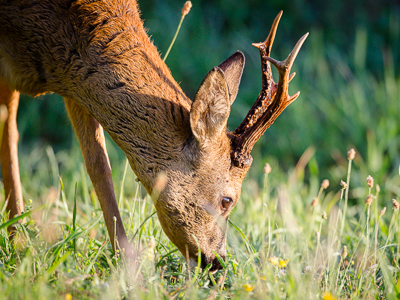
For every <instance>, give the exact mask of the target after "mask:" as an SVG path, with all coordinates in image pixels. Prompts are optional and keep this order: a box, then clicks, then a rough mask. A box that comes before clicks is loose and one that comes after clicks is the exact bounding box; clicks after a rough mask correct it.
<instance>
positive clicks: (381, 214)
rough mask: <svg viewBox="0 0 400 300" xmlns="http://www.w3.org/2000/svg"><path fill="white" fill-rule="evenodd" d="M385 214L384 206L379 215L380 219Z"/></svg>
mask: <svg viewBox="0 0 400 300" xmlns="http://www.w3.org/2000/svg"><path fill="white" fill-rule="evenodd" d="M385 212H386V206H385V207H384V208H382V210H381V212H380V213H379V215H380V216H381V217H382V216H383V215H384V214H385Z"/></svg>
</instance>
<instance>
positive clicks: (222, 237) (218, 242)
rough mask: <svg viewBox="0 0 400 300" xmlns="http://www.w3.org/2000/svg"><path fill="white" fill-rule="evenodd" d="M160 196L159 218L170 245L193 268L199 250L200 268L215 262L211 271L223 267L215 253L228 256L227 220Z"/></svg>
mask: <svg viewBox="0 0 400 300" xmlns="http://www.w3.org/2000/svg"><path fill="white" fill-rule="evenodd" d="M166 199H169V200H170V199H171V198H170V197H169V196H168V197H166V195H165V194H164V193H161V195H160V198H159V199H158V201H156V202H155V203H156V204H155V206H156V210H157V215H158V219H159V221H160V224H161V226H162V228H163V230H164V233H165V234H166V235H167V236H168V238H169V239H170V240H171V242H172V243H173V244H174V245H175V246H176V247H177V248H178V250H179V251H180V252H181V253H182V255H183V257H184V258H185V259H186V261H187V262H188V264H189V265H190V266H191V267H195V266H197V265H198V258H199V257H198V255H199V248H200V255H201V256H200V258H201V265H200V266H201V268H203V269H204V268H205V267H206V266H207V265H209V264H210V263H212V266H211V268H210V271H211V272H216V271H218V270H220V269H221V268H222V265H221V263H220V262H219V260H218V259H217V257H216V255H215V254H214V253H217V254H218V255H219V256H220V257H221V258H222V259H225V257H226V232H227V220H226V219H225V218H224V219H222V218H221V217H219V216H218V215H212V214H210V213H209V210H207V209H206V208H205V207H203V205H200V204H198V203H195V202H188V201H177V202H173V203H171V201H166Z"/></svg>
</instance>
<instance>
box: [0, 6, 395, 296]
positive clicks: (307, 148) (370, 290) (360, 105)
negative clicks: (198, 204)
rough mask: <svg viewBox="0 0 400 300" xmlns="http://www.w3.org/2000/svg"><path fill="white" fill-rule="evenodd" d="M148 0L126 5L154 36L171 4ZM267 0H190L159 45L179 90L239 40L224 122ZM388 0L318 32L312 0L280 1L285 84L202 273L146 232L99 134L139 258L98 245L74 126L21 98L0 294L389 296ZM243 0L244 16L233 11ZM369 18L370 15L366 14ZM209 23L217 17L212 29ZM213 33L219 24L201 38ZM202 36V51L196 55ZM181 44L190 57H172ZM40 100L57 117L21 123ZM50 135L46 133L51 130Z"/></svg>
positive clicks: (247, 84) (130, 185) (149, 207)
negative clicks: (217, 251) (282, 101)
mask: <svg viewBox="0 0 400 300" xmlns="http://www.w3.org/2000/svg"><path fill="white" fill-rule="evenodd" d="M142 2H144V1H142ZM150 2H151V1H149V3H143V5H142V7H141V8H142V11H143V17H144V18H145V20H146V21H145V25H146V26H147V27H149V28H150V31H149V33H150V34H151V35H153V38H154V40H155V43H156V44H157V46H158V47H159V50H160V51H161V52H165V50H166V49H167V48H168V45H169V42H170V39H172V36H173V32H174V31H175V28H176V26H177V23H178V21H179V13H180V5H181V4H179V5H178V4H171V3H169V2H168V1H166V2H165V3H166V4H165V3H161V2H162V1H161V2H160V1H154V4H155V5H154V8H153V7H150V6H151V3H150ZM193 2H194V1H193ZM233 2H235V1H233ZM236 2H237V1H236ZM333 2H335V3H336V2H337V1H333ZM272 3H273V4H271V6H270V10H271V11H269V10H267V12H266V15H267V17H260V16H259V15H260V14H261V12H259V11H261V9H260V7H259V6H260V5H261V4H258V2H257V3H256V2H254V3H253V2H252V1H249V2H248V4H243V5H244V6H243V7H242V9H241V10H240V12H237V10H234V9H233V8H234V7H235V5H233V4H232V5H231V6H229V7H228V6H227V5H224V1H215V4H214V5H211V4H209V3H208V2H207V1H198V2H194V4H195V6H194V7H193V9H192V12H191V13H190V14H189V15H188V16H187V19H186V20H185V23H184V24H183V26H182V31H181V33H180V35H179V37H178V39H177V42H176V44H175V46H174V48H173V49H172V51H171V53H170V56H169V57H168V59H167V64H168V65H170V67H171V70H172V72H173V74H174V76H175V74H176V78H177V80H178V81H182V86H183V89H184V90H187V91H188V94H189V95H190V96H192V95H193V94H194V92H195V90H196V87H197V85H198V84H199V83H200V81H201V79H199V78H201V75H199V74H202V75H204V74H205V73H206V72H207V71H208V70H209V69H210V68H212V67H213V66H214V65H217V64H218V63H219V62H220V61H222V60H223V59H224V58H226V57H227V56H228V55H229V54H231V53H233V52H234V51H235V50H237V49H240V50H242V51H243V52H244V53H245V54H246V58H247V67H246V69H245V73H244V75H243V82H242V86H241V89H240V91H239V95H238V99H237V100H236V102H235V103H234V105H233V107H232V116H231V118H230V121H229V122H230V123H229V127H230V128H235V125H236V126H237V123H238V122H240V119H241V118H243V116H244V114H245V113H246V112H247V110H248V108H249V107H250V105H251V103H252V102H254V101H255V99H256V96H257V94H258V92H259V86H260V83H261V80H260V76H259V75H260V74H259V68H260V66H259V57H258V53H257V50H256V49H254V50H252V49H251V48H250V47H251V46H250V44H251V42H257V41H258V40H253V39H254V38H256V39H259V40H262V39H263V38H265V35H266V34H267V33H268V31H269V27H270V24H271V22H272V20H273V18H274V17H275V14H276V13H277V12H278V11H279V9H280V8H278V7H279V4H280V3H279V1H272ZM357 3H358V2H357ZM388 3H389V4H391V5H389V6H388V7H389V8H391V9H387V7H383V8H382V9H381V10H380V9H378V8H381V7H380V6H379V4H376V5H377V7H375V8H377V9H376V15H374V16H373V17H371V18H370V19H369V18H368V16H369V17H370V15H368V12H367V10H366V11H364V13H365V15H363V12H360V13H359V14H356V15H354V16H353V17H352V18H349V20H347V21H343V23H346V22H348V23H347V24H348V25H349V24H353V23H354V24H356V25H357V26H354V27H353V28H352V30H351V33H345V30H346V26H345V24H338V25H337V26H338V28H336V30H337V31H338V33H337V34H333V37H331V38H330V39H329V37H330V35H332V32H334V31H335V26H333V25H332V24H331V23H329V22H330V21H332V20H330V19H329V18H328V19H327V20H326V22H328V24H325V23H321V24H319V23H318V22H317V21H315V22H314V23H313V22H312V20H313V18H312V17H310V15H311V16H312V10H311V11H310V10H305V11H302V13H301V14H299V16H297V17H295V12H294V10H295V9H296V7H286V8H287V10H288V15H287V16H286V15H285V14H286V11H284V15H283V19H282V21H281V23H282V24H281V27H282V28H281V27H280V28H279V29H278V34H277V38H276V45H274V48H273V51H272V56H273V57H276V58H278V59H283V58H284V57H285V56H286V55H287V53H288V52H289V51H290V48H291V47H292V46H293V45H294V43H295V41H296V40H297V38H298V37H300V35H301V34H303V33H304V32H305V31H310V36H309V38H308V39H307V41H306V43H305V45H304V47H303V49H302V50H301V52H300V54H299V56H298V58H297V60H296V62H295V64H294V67H293V70H294V71H296V73H297V76H296V78H295V79H294V80H293V81H292V82H291V87H290V90H291V92H292V93H294V92H296V91H297V90H300V91H301V96H300V97H299V98H298V99H297V100H296V101H295V102H294V103H293V104H291V105H290V106H289V107H288V108H287V109H286V110H285V112H284V113H283V114H282V115H281V116H280V117H279V118H278V120H277V121H276V122H275V123H274V124H273V126H272V127H271V128H270V129H269V130H268V131H267V132H266V134H265V135H264V136H263V137H262V138H261V140H260V142H259V143H258V144H257V145H256V147H255V149H254V155H253V156H254V162H253V166H252V169H251V171H250V172H249V175H248V176H247V178H246V179H245V181H244V183H243V188H242V196H241V199H240V201H239V203H238V204H237V206H236V207H235V209H234V210H233V212H232V214H231V217H230V227H229V230H228V239H227V247H228V248H227V250H228V255H227V259H226V261H225V262H223V270H220V271H218V272H217V273H215V274H211V273H209V272H208V270H207V268H206V269H205V270H202V269H200V268H199V267H196V268H189V267H188V265H187V264H186V262H185V260H184V259H183V257H182V255H181V254H180V253H179V252H178V251H177V249H176V247H175V246H174V245H173V244H172V243H171V242H169V240H168V239H167V237H166V236H165V235H164V233H163V232H162V229H161V226H160V224H159V222H158V220H157V215H156V214H155V209H154V207H153V204H152V201H151V199H150V197H149V196H147V195H146V193H145V191H144V189H143V188H142V187H141V186H140V184H139V183H137V182H136V181H135V179H136V176H135V175H134V173H133V172H132V171H131V170H130V168H129V166H127V164H126V159H125V158H124V156H123V154H122V153H121V151H120V150H119V149H118V148H117V146H116V145H115V144H114V143H113V142H112V141H111V139H109V138H108V140H107V142H108V144H107V147H108V152H109V154H110V160H111V164H112V167H113V179H114V186H115V189H116V194H117V199H118V201H119V207H120V210H121V214H122V218H123V220H124V225H125V229H126V231H127V234H128V237H129V239H131V241H132V244H133V245H134V246H135V247H137V248H138V249H139V251H140V260H139V264H138V265H135V266H133V265H131V264H129V263H127V262H126V261H125V260H124V259H123V257H121V256H120V255H114V254H113V253H112V248H111V243H112V242H113V241H110V240H109V238H108V235H107V232H106V228H105V224H104V220H103V218H102V212H101V210H100V206H99V203H98V201H97V199H96V195H95V193H94V190H93V187H92V185H91V183H90V180H89V177H88V175H87V174H86V171H85V168H84V163H83V159H82V156H81V154H80V149H79V145H78V142H77V140H76V138H75V137H73V135H72V134H71V129H70V127H69V126H70V125H68V122H67V121H65V120H66V119H65V118H66V117H64V116H61V115H63V110H65V109H64V108H63V106H62V105H63V104H62V101H61V99H59V97H58V96H57V95H50V96H45V97H43V98H44V99H35V100H32V99H26V98H25V99H24V101H25V103H26V104H24V105H25V106H22V107H21V113H20V117H19V125H20V132H21V144H22V145H21V146H22V147H21V150H20V155H19V156H20V160H21V162H20V165H21V180H22V183H23V193H24V197H25V204H26V210H25V215H26V216H25V218H26V221H27V222H26V223H25V224H23V225H18V227H17V228H18V232H17V235H16V236H15V238H14V244H11V243H10V242H9V239H8V234H7V231H6V227H7V225H8V223H7V218H6V214H5V210H4V207H5V205H4V202H5V201H4V196H3V193H1V196H0V209H1V211H0V214H1V221H0V224H2V225H0V291H1V294H0V298H1V299H50V298H53V299H68V300H69V299H232V298H240V299H324V300H327V299H398V298H399V297H400V283H399V280H398V279H399V276H400V273H399V270H400V269H399V268H400V266H399V261H400V260H399V258H400V256H399V255H400V219H399V207H398V205H399V204H398V202H399V201H400V155H399V150H400V124H399V116H400V101H399V100H400V99H399V98H400V72H399V68H398V66H399V63H400V60H399V59H400V53H399V51H398V49H399V46H400V21H399V20H400V18H399V16H400V9H399V6H398V5H395V4H394V2H393V3H391V2H390V1H389V2H388ZM301 4H303V5H304V2H302V1H298V2H297V4H296V5H301ZM237 5H238V4H237ZM252 5H253V6H254V7H255V8H254V7H253V8H252V9H253V10H252V11H253V12H255V14H256V15H255V17H257V18H258V20H259V22H258V23H257V22H252V21H251V20H252V18H250V17H248V15H249V14H250V13H249V9H250V7H251V6H252ZM282 5H283V6H285V5H284V4H282ZM332 5H333V4H332ZM357 5H358V4H357ZM370 5H372V4H370ZM284 8H285V7H284ZM314 8H315V7H314ZM317 8H318V7H316V8H315V9H317ZM325 9H326V10H329V9H332V7H331V6H330V7H326V8H325ZM325 9H322V8H321V10H320V11H318V10H316V12H320V14H319V18H324V17H326V15H324V13H322V12H325ZM341 9H342V10H343V9H344V8H343V7H341V6H340V5H338V6H337V7H336V11H332V12H331V13H332V14H334V13H336V14H337V16H339V15H340V13H341ZM264 10H265V9H264ZM212 11H214V13H212ZM151 12H154V14H156V15H157V17H154V16H152V15H151V14H150V13H151ZM207 13H208V14H211V15H207ZM325 13H326V12H325ZM235 14H236V15H235ZM237 14H239V15H237ZM228 15H229V16H228ZM205 16H208V17H205ZM285 18H287V21H286V22H285ZM210 19H213V22H211V21H210ZM364 19H365V20H367V21H364V23H363V22H361V21H360V20H364ZM235 20H236V21H237V20H244V21H243V22H242V23H240V22H238V24H237V23H235ZM369 21H371V22H369ZM373 21H374V22H376V23H374V24H375V25H376V24H377V25H381V27H379V26H377V28H376V27H374V25H371V24H373ZM230 23H234V24H233V25H232V24H230ZM255 23H257V24H255ZM354 24H353V25H354ZM161 25H164V27H163V28H161V27H162V26H161ZM218 25H219V26H218ZM224 25H226V26H228V25H229V26H230V27H229V28H231V29H230V31H226V30H223V29H221V28H225V26H224ZM307 25H310V28H307ZM328 25H329V26H328ZM296 26H298V27H299V28H296V29H294V30H293V31H294V33H293V32H290V30H291V28H294V27H296ZM211 28H217V29H215V30H211ZM163 29H165V30H167V31H168V32H169V33H170V34H169V35H168V36H170V38H167V37H165V33H164V35H163ZM298 31H301V32H299V34H298V35H297V32H298ZM193 32H196V34H197V35H196V36H194V33H193ZM220 36H224V37H226V40H223V41H222V42H221V43H216V42H215V41H216V40H218V39H219V37H220ZM229 39H230V40H229ZM227 40H229V41H227ZM202 47H203V48H202ZM205 49H207V51H206V50H205ZM218 50H220V51H218ZM174 51H175V52H174ZM208 52H212V53H216V55H205V54H206V53H208ZM182 55H184V56H185V57H186V56H188V57H189V56H190V57H191V59H190V60H189V61H185V62H184V63H183V62H181V61H178V59H179V57H182ZM201 55H202V56H201ZM204 55H205V56H204ZM201 57H202V58H201ZM195 66H198V68H196V67H195ZM193 78H194V79H193ZM192 79H193V80H192ZM191 85H193V86H191ZM191 93H192V94H191ZM21 105H22V103H21ZM45 105H47V106H54V108H51V107H50V111H51V109H54V111H56V112H57V113H56V114H54V113H53V114H52V113H48V114H46V116H43V118H40V119H41V120H39V121H42V122H43V123H44V121H47V123H50V125H49V127H55V128H57V130H56V131H55V132H50V133H48V134H47V133H46V132H47V131H46V130H45V131H44V132H45V134H43V135H39V134H37V133H36V132H35V130H38V131H39V130H40V128H39V127H40V126H36V125H32V124H35V123H29V122H35V121H29V120H28V118H27V117H26V116H28V115H31V116H30V118H31V119H35V118H36V119H37V118H38V116H34V115H35V114H36V113H38V112H40V111H42V112H43V109H42V108H43V106H45ZM35 112H36V113H35ZM24 113H25V117H24ZM21 115H22V117H21ZM51 117H52V118H51ZM36 122H37V121H36ZM60 124H64V125H62V126H61V125H60ZM46 136H47V137H50V138H48V139H46V138H43V137H46ZM57 139H60V140H61V141H60V142H59V143H55V144H54V145H53V144H51V143H52V142H54V140H56V141H57ZM350 149H354V153H351V152H350V153H349V152H348V151H349V150H350ZM353 154H354V157H353ZM266 163H268V164H269V166H270V168H268V167H265V165H266ZM369 175H370V176H372V178H373V183H372V182H371V179H370V178H369V181H368V182H367V177H368V176H369Z"/></svg>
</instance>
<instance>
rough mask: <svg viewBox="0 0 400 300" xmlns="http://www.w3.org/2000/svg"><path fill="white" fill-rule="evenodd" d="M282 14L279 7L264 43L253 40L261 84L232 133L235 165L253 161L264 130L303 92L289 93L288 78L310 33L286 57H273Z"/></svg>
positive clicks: (291, 76)
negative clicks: (275, 77)
mask: <svg viewBox="0 0 400 300" xmlns="http://www.w3.org/2000/svg"><path fill="white" fill-rule="evenodd" d="M281 16H282V11H280V13H279V14H278V15H277V17H276V18H275V20H274V23H273V24H272V27H271V31H270V33H269V35H268V37H267V39H266V40H265V41H264V42H263V43H258V44H252V45H253V46H255V47H257V48H258V50H260V55H261V70H262V88H261V92H260V94H259V96H258V98H257V101H256V102H255V103H254V105H253V106H252V107H251V109H250V110H249V112H248V113H247V115H246V117H245V118H244V120H243V121H242V123H241V124H240V125H239V127H238V128H236V129H235V130H234V131H233V132H232V133H231V134H232V136H231V139H232V154H231V155H232V161H233V164H234V165H235V166H236V167H241V168H245V167H249V166H250V165H251V163H252V160H253V159H252V157H251V155H250V152H251V150H252V149H253V146H254V144H255V143H256V142H257V141H258V139H259V138H260V137H261V135H262V134H263V133H264V132H265V130H267V129H268V128H269V126H271V125H272V123H274V121H275V119H276V118H277V117H278V116H279V115H280V114H281V113H282V111H283V110H284V109H285V108H286V107H287V106H288V105H289V104H290V103H292V102H293V101H294V100H296V98H297V97H298V96H299V95H300V92H297V93H296V94H294V95H293V96H289V93H288V86H289V82H290V81H291V80H292V79H293V77H294V76H295V75H296V73H292V74H290V69H291V67H292V65H293V62H294V60H295V59H296V56H297V53H298V52H299V50H300V48H301V46H302V45H303V43H304V41H305V39H306V38H307V36H308V33H306V34H305V35H303V36H302V37H301V38H300V40H299V41H298V42H297V44H296V46H295V47H294V48H293V50H292V52H291V53H290V54H289V56H288V57H287V58H286V59H285V60H284V61H277V60H275V59H273V58H271V57H270V53H271V47H272V44H273V42H274V38H275V34H276V30H277V28H278V23H279V20H280V18H281ZM270 63H271V64H273V65H274V66H275V67H276V68H277V70H278V72H279V81H278V83H275V82H274V80H273V78H272V72H271V66H270ZM289 74H290V75H289Z"/></svg>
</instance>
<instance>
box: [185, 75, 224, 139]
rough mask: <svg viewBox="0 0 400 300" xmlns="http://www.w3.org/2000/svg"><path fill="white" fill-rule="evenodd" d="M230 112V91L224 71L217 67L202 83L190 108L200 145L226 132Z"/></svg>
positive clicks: (193, 126)
mask: <svg viewBox="0 0 400 300" xmlns="http://www.w3.org/2000/svg"><path fill="white" fill-rule="evenodd" d="M229 113H230V101H229V92H228V86H227V84H226V80H225V76H224V72H223V71H222V70H221V69H220V68H219V67H215V68H214V69H212V70H211V71H210V72H208V74H207V75H206V77H205V78H204V80H203V82H202V83H201V85H200V88H199V90H198V91H197V93H196V96H195V97H194V101H193V103H192V108H191V110H190V127H191V129H192V132H193V135H194V136H195V137H196V139H197V140H198V141H199V143H200V145H204V144H205V143H206V142H207V141H214V140H215V139H218V138H219V137H220V136H221V134H222V133H223V132H225V129H226V123H227V121H228V117H229Z"/></svg>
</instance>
